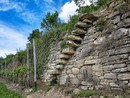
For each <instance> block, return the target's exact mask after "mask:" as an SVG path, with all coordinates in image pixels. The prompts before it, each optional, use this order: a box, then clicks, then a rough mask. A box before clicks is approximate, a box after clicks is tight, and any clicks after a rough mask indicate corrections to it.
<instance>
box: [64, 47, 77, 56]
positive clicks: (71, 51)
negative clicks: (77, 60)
mask: <svg viewBox="0 0 130 98" xmlns="http://www.w3.org/2000/svg"><path fill="white" fill-rule="evenodd" d="M74 53H75V51H74V49H73V48H71V47H68V48H65V49H63V50H62V54H69V55H73V54H74Z"/></svg>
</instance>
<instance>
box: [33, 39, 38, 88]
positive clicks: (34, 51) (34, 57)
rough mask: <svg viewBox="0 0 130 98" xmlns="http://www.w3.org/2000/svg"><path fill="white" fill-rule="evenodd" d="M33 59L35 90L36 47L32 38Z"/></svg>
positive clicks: (35, 84) (35, 83)
mask: <svg viewBox="0 0 130 98" xmlns="http://www.w3.org/2000/svg"><path fill="white" fill-rule="evenodd" d="M33 59H34V86H35V90H37V75H36V48H35V40H34V39H33Z"/></svg>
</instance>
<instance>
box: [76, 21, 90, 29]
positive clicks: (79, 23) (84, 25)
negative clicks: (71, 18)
mask: <svg viewBox="0 0 130 98" xmlns="http://www.w3.org/2000/svg"><path fill="white" fill-rule="evenodd" d="M75 27H77V28H89V27H91V25H90V24H87V23H84V22H80V21H79V22H78V23H77V24H76V25H75Z"/></svg>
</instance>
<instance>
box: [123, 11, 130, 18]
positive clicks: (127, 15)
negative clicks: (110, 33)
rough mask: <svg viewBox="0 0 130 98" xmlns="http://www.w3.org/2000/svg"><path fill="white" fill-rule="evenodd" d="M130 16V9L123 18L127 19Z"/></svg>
mask: <svg viewBox="0 0 130 98" xmlns="http://www.w3.org/2000/svg"><path fill="white" fill-rule="evenodd" d="M128 17H130V11H128V12H127V13H124V14H123V15H122V17H121V19H125V18H128Z"/></svg>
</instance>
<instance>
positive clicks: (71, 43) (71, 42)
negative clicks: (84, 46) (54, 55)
mask: <svg viewBox="0 0 130 98" xmlns="http://www.w3.org/2000/svg"><path fill="white" fill-rule="evenodd" d="M66 44H67V45H69V46H71V47H79V46H80V44H76V43H75V42H74V41H71V40H68V41H67V42H66Z"/></svg>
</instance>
